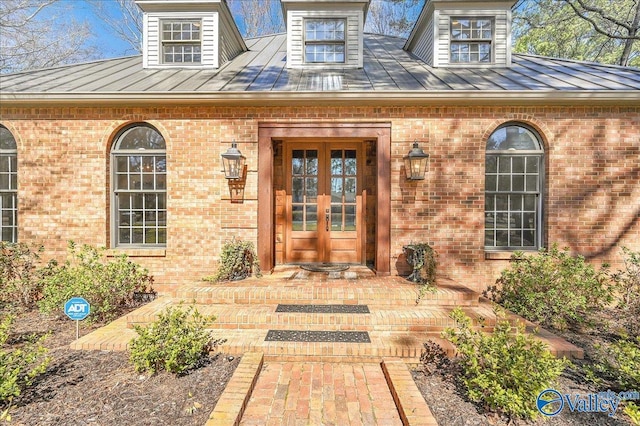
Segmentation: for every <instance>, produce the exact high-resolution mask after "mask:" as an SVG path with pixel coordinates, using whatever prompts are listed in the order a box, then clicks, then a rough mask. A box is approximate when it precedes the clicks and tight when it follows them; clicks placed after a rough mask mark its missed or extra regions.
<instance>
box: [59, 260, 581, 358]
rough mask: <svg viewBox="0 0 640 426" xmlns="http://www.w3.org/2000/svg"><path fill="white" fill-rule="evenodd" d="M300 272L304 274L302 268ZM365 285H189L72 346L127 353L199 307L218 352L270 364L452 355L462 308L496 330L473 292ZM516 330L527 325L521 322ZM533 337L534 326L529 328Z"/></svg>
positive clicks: (565, 350)
mask: <svg viewBox="0 0 640 426" xmlns="http://www.w3.org/2000/svg"><path fill="white" fill-rule="evenodd" d="M296 270H297V268H296ZM354 274H356V275H357V276H358V279H357V280H354V279H348V278H345V276H344V275H342V276H341V279H331V278H330V277H327V275H326V274H312V275H304V276H305V277H306V278H305V280H298V279H291V278H290V277H291V276H294V277H298V273H297V272H295V271H294V272H292V273H289V272H288V271H284V272H283V271H280V272H279V273H276V274H273V275H270V276H267V277H265V278H263V279H259V280H258V279H248V280H243V281H240V282H235V283H225V284H208V283H195V284H186V285H185V286H183V288H182V289H181V290H180V291H179V292H177V294H176V295H174V297H169V296H162V297H159V298H158V299H156V300H155V301H153V302H151V303H149V304H147V305H145V306H143V307H141V308H140V309H138V310H136V311H134V312H131V313H130V314H128V315H127V316H125V317H122V318H120V319H118V320H117V321H115V322H113V323H111V324H109V325H108V326H106V327H103V328H101V329H99V330H97V331H95V332H94V333H91V334H90V335H87V336H84V337H82V338H80V339H79V340H77V341H76V342H74V343H72V345H71V347H72V348H75V349H97V350H126V349H127V345H128V342H129V341H130V340H131V339H132V338H133V337H135V336H136V333H135V331H134V330H133V328H132V327H133V325H134V324H147V323H150V322H152V321H154V320H155V319H156V318H157V316H158V314H159V313H160V312H161V311H163V310H164V309H165V308H166V307H168V306H180V305H182V306H184V307H187V306H191V305H193V306H195V307H196V308H197V309H198V311H199V312H200V313H202V314H206V315H215V316H216V317H217V320H216V321H215V322H213V323H212V324H211V325H210V329H211V332H212V335H213V336H214V338H220V339H226V341H225V343H223V344H222V345H220V346H219V348H218V350H219V351H221V352H225V353H229V354H237V355H241V354H243V353H245V352H256V351H257V352H262V353H264V356H265V359H273V360H276V359H277V360H298V361H304V360H313V361H341V362H380V360H381V359H382V358H404V359H406V360H410V361H417V360H419V357H420V354H421V352H422V349H423V343H424V342H426V341H427V340H429V339H431V340H435V341H437V342H438V343H440V344H441V345H442V346H443V347H445V349H446V350H447V352H448V353H449V355H453V353H454V348H453V347H452V345H451V344H449V343H448V342H446V341H444V340H443V339H441V338H440V334H441V332H442V330H444V329H445V328H446V327H454V326H455V323H454V322H453V321H452V320H451V319H450V318H449V314H450V312H451V310H452V309H453V307H454V306H461V307H462V309H463V310H464V311H465V312H466V313H467V315H469V316H470V317H471V318H472V321H473V324H474V327H476V329H479V330H483V331H486V332H491V331H493V327H494V325H495V322H496V317H495V313H494V312H493V308H492V305H491V303H490V302H489V301H487V300H486V299H483V298H481V297H479V295H478V294H477V293H475V292H473V291H471V290H468V289H466V288H464V287H463V286H460V285H458V284H456V283H454V282H451V281H449V280H446V279H444V278H443V279H439V282H438V286H439V287H438V290H437V291H436V292H435V293H427V294H426V295H425V297H423V298H422V301H421V302H420V304H418V305H416V302H415V300H416V297H417V295H418V287H417V286H416V285H415V284H413V283H408V282H407V281H406V280H404V279H402V278H400V277H382V278H381V277H373V276H372V275H371V274H370V271H368V270H366V269H363V270H357V271H356V272H354ZM278 304H298V305H307V304H314V305H327V304H335V305H341V304H351V305H353V304H367V305H368V307H369V311H370V313H369V314H360V313H349V314H347V313H297V312H296V313H291V312H276V307H277V305H278ZM508 318H509V320H510V321H511V322H512V323H515V322H524V320H522V319H521V318H519V317H517V316H516V315H512V314H510V315H509V316H508ZM526 325H527V330H528V331H529V332H533V331H534V325H533V324H530V323H526ZM268 330H301V331H367V332H368V333H369V337H370V339H371V343H338V342H330V343H323V342H282V341H276V342H273V341H269V342H266V341H265V337H266V334H267V332H268ZM538 337H539V338H540V339H542V340H544V341H545V342H546V343H548V344H549V345H550V348H551V350H552V352H554V353H557V354H558V355H567V356H573V357H577V358H580V357H582V356H583V352H582V350H581V349H579V348H577V347H575V346H573V345H571V344H569V343H567V342H566V341H564V340H562V339H560V338H558V337H557V336H554V335H553V334H551V333H549V332H547V331H546V330H540V331H539V333H538Z"/></svg>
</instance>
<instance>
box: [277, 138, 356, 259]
mask: <svg viewBox="0 0 640 426" xmlns="http://www.w3.org/2000/svg"><path fill="white" fill-rule="evenodd" d="M361 151H362V149H361V143H358V142H322V141H319V142H289V143H287V144H286V145H285V164H286V168H285V170H286V177H285V179H286V205H285V216H286V225H285V233H286V241H285V257H286V258H285V261H286V262H288V263H296V262H323V263H324V262H341V263H362V259H363V257H362V235H363V234H362V231H363V229H362V224H363V220H362V216H363V211H364V206H363V199H366V197H363V191H362V186H363V185H362V176H361V174H362V173H361V170H362V168H363V167H362V159H361V155H362V152H361Z"/></svg>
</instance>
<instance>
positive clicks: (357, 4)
mask: <svg viewBox="0 0 640 426" xmlns="http://www.w3.org/2000/svg"><path fill="white" fill-rule="evenodd" d="M281 4H282V13H283V15H284V17H285V22H286V25H287V67H288V68H332V69H335V68H362V66H363V51H364V40H363V31H364V22H365V17H366V15H367V10H368V9H369V0H340V1H338V0H281Z"/></svg>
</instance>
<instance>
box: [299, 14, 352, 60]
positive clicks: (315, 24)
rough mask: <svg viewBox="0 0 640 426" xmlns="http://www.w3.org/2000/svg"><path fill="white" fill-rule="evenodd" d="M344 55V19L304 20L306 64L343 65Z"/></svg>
mask: <svg viewBox="0 0 640 426" xmlns="http://www.w3.org/2000/svg"><path fill="white" fill-rule="evenodd" d="M344 55H345V21H344V19H305V21H304V61H305V62H306V63H343V62H344Z"/></svg>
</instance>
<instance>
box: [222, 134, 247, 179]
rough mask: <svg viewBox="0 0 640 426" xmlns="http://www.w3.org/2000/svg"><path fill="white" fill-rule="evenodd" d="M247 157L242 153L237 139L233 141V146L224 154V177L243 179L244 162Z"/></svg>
mask: <svg viewBox="0 0 640 426" xmlns="http://www.w3.org/2000/svg"><path fill="white" fill-rule="evenodd" d="M246 159H247V158H246V157H245V156H244V155H242V153H241V152H240V150H239V149H238V144H236V142H235V141H233V142H232V143H231V148H229V149H227V151H226V152H225V153H224V154H222V167H224V177H225V178H227V179H242V173H243V172H244V162H245V160H246Z"/></svg>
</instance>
